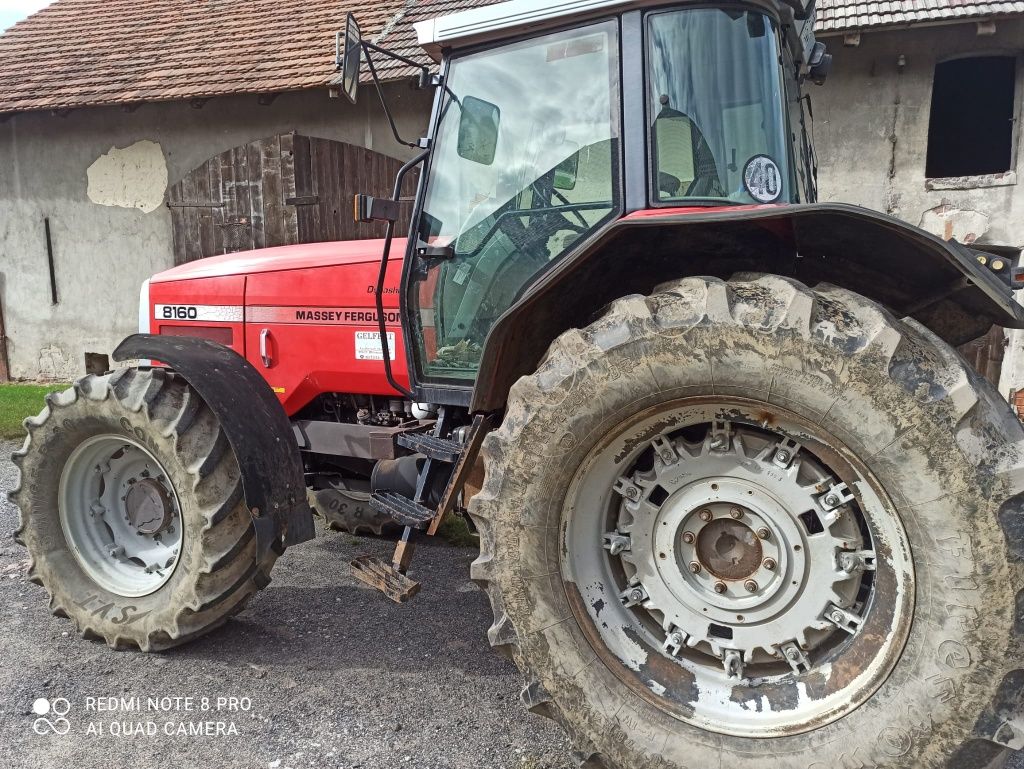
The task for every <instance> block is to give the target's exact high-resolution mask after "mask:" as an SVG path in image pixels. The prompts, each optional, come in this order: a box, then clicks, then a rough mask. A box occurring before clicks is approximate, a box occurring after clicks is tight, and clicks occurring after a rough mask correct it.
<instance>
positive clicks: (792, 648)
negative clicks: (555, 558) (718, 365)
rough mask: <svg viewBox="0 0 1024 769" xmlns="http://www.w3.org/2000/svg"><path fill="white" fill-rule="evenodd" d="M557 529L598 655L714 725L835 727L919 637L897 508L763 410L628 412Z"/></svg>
mask: <svg viewBox="0 0 1024 769" xmlns="http://www.w3.org/2000/svg"><path fill="white" fill-rule="evenodd" d="M851 490H852V491H851ZM561 520H562V522H563V526H564V528H563V536H564V539H565V541H564V546H563V547H562V548H561V554H562V555H561V564H562V578H563V580H564V582H565V584H566V585H567V595H568V597H569V600H570V605H571V606H572V607H573V612H574V614H575V615H576V617H577V619H578V620H579V621H580V627H581V629H582V630H583V632H584V633H585V634H586V636H587V638H588V641H589V642H590V643H591V644H592V646H593V649H594V651H595V652H596V653H597V655H598V657H600V658H601V659H602V660H603V662H604V663H605V664H606V665H608V667H609V669H610V670H611V671H612V672H613V673H614V675H615V676H617V677H618V678H619V679H620V680H621V681H622V682H623V683H625V684H626V685H627V686H628V687H630V688H631V689H632V691H633V692H634V693H636V694H638V695H639V696H641V697H643V698H645V699H647V700H650V701H651V702H652V703H654V704H655V705H657V706H658V707H660V708H662V709H663V710H665V711H666V712H668V713H670V714H671V715H673V716H674V717H676V718H679V719H680V720H682V721H685V722H687V723H692V724H694V725H697V726H699V727H700V728H702V729H705V730H708V731H713V732H718V733H722V734H734V735H743V736H747V737H768V736H779V735H783V734H796V733H800V732H804V731H808V730H810V729H814V728H818V727H820V726H823V725H825V724H827V723H830V722H831V721H834V720H836V719H838V718H841V717H842V716H843V715H845V714H847V713H849V712H850V711H852V710H853V709H855V708H857V707H858V706H859V705H860V704H862V703H863V702H864V701H866V700H867V699H868V698H869V697H870V696H871V695H872V694H873V693H874V692H875V691H876V690H877V689H878V687H879V686H881V684H882V683H883V682H884V681H885V679H886V677H887V676H888V674H889V673H890V672H891V670H892V669H893V667H894V666H895V664H896V661H897V660H898V659H899V656H900V654H901V653H902V649H903V644H904V643H905V642H906V638H907V636H908V634H909V628H910V623H911V618H912V617H913V603H914V574H913V563H912V560H911V559H910V549H909V545H908V543H907V537H906V532H905V531H904V530H903V526H902V524H901V522H900V519H899V516H898V514H897V513H896V510H895V507H894V506H893V505H892V502H891V501H890V500H889V498H888V497H887V496H886V494H885V492H884V490H882V489H881V487H880V486H878V485H877V482H876V481H874V480H873V479H872V478H871V476H870V475H869V473H868V472H867V470H866V468H864V466H863V465H862V464H861V463H860V460H859V459H858V458H857V457H856V456H855V455H853V454H852V453H851V452H849V451H848V450H847V449H846V448H845V447H843V446H842V445H841V444H839V443H837V441H836V439H835V438H834V437H833V436H831V435H830V434H828V433H827V432H825V431H823V430H822V429H821V428H820V426H818V425H815V424H811V423H808V422H806V421H805V420H803V419H802V418H801V417H800V416H798V415H796V414H794V413H792V412H790V411H787V410H785V409H782V408H780V407H776V406H774V405H771V404H765V403H762V402H759V401H748V400H744V399H740V398H737V399H735V400H728V399H720V398H716V397H698V398H691V399H684V400H679V401H674V402H672V403H670V404H665V405H662V406H660V407H657V408H652V409H650V410H649V411H646V412H643V413H642V414H639V415H637V416H635V417H633V418H632V419H631V420H630V421H628V422H625V423H623V424H621V425H619V426H618V427H617V428H615V430H614V431H612V433H610V434H609V435H607V436H605V437H604V438H603V439H602V440H601V441H600V442H599V443H598V444H597V445H596V446H595V448H594V449H593V450H592V452H591V453H590V454H589V455H588V456H587V458H586V459H585V460H584V461H583V462H582V463H581V465H580V467H579V469H578V470H577V472H576V474H575V476H574V477H573V480H572V481H571V484H570V488H569V489H568V491H567V493H566V497H565V508H564V509H563V511H562V519H561Z"/></svg>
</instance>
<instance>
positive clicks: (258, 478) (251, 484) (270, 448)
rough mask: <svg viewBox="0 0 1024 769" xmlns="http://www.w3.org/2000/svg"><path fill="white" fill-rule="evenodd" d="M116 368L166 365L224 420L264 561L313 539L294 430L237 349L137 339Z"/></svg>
mask: <svg viewBox="0 0 1024 769" xmlns="http://www.w3.org/2000/svg"><path fill="white" fill-rule="evenodd" d="M113 358H114V360H116V361H124V360H132V359H143V360H145V359H153V360H158V361H161V362H162V363H164V364H166V365H167V366H169V367H170V368H171V369H173V370H174V371H175V372H176V373H178V374H180V375H181V376H182V377H184V378H185V380H186V381H187V382H188V383H189V384H190V385H191V386H192V387H193V388H195V390H196V392H198V393H199V395H200V396H201V397H202V398H203V400H204V401H205V402H206V405H207V406H209V407H210V409H211V410H212V411H213V413H214V414H216V416H217V419H218V420H219V421H220V425H221V429H223V430H224V435H225V437H226V438H227V440H228V443H229V444H230V445H231V450H232V451H234V453H235V458H236V459H237V460H238V467H239V469H240V471H241V473H242V491H243V493H244V494H245V503H246V506H247V507H248V508H249V512H250V513H251V514H252V519H253V525H254V526H255V529H256V537H257V543H258V546H259V557H260V559H262V556H263V555H264V554H266V552H267V551H268V549H269V548H270V547H273V546H274V545H275V543H278V542H283V544H285V545H295V544H298V543H299V542H305V541H306V540H309V539H312V538H313V536H314V528H313V512H312V510H310V507H309V504H308V503H307V502H306V484H305V480H304V477H303V471H302V460H301V458H300V456H299V448H298V445H297V444H296V442H295V437H294V435H293V434H292V427H291V423H290V422H289V421H288V417H287V415H286V414H285V412H284V409H282V408H281V404H280V403H279V402H278V400H277V397H276V396H275V395H274V392H273V391H272V390H271V389H270V386H269V385H268V384H267V382H266V380H265V379H263V377H262V376H260V374H259V372H258V371H256V369H255V368H253V366H252V364H250V363H249V362H248V361H247V360H246V359H245V358H243V357H242V356H240V355H239V354H238V353H236V352H235V351H234V350H232V349H230V348H228V347H225V346H223V345H220V344H217V343H216V342H211V341H209V340H208V339H199V338H195V337H183V336H157V335H153V334H133V335H132V336H130V337H128V338H127V339H125V340H124V341H122V342H121V344H119V345H118V346H117V349H116V350H114V352H113Z"/></svg>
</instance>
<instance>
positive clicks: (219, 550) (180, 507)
mask: <svg viewBox="0 0 1024 769" xmlns="http://www.w3.org/2000/svg"><path fill="white" fill-rule="evenodd" d="M25 426H26V428H27V429H28V436H27V437H26V439H25V443H24V445H23V446H22V448H21V449H20V450H19V451H17V452H16V453H15V454H14V462H15V464H16V465H17V466H18V467H19V468H20V470H21V481H20V484H19V486H18V488H16V489H15V490H14V491H13V492H11V494H10V498H11V501H12V502H13V503H14V504H16V505H17V506H18V508H19V510H20V511H21V525H20V527H19V529H18V531H17V534H16V539H17V540H18V541H19V542H21V543H22V544H24V545H25V546H26V547H27V548H28V552H29V556H30V568H29V578H30V579H31V581H33V582H35V583H36V584H38V585H42V586H43V587H44V588H46V591H47V593H48V594H49V596H50V608H51V610H52V611H53V613H54V614H55V615H57V616H60V617H68V618H70V619H71V620H72V621H73V622H74V623H75V626H76V627H77V629H78V631H79V632H80V633H81V634H82V635H83V636H85V637H87V638H100V639H103V640H104V641H106V642H107V644H109V645H110V646H112V647H132V646H135V647H138V648H139V649H141V650H142V651H159V650H162V649H167V648H169V647H172V646H176V645H178V644H181V643H184V642H186V641H189V640H191V639H193V638H196V637H197V636H200V635H202V634H204V633H208V632H209V631H210V630H212V629H214V628H216V627H218V626H220V625H222V624H223V623H224V622H225V621H226V620H227V619H228V618H229V617H230V616H232V615H234V614H236V613H238V612H239V611H241V610H242V609H243V608H244V607H245V604H246V602H247V601H248V600H249V598H250V597H251V596H252V595H253V593H255V592H256V591H257V590H259V589H260V588H262V587H265V586H266V585H267V584H268V583H269V582H270V578H269V573H270V569H271V568H272V566H273V563H274V561H275V560H276V559H277V556H278V555H279V553H277V552H274V551H272V552H271V553H270V554H269V556H268V557H267V558H266V559H265V560H264V562H262V563H257V561H256V553H257V549H256V537H255V533H254V529H253V526H252V519H251V517H250V515H249V512H248V510H247V509H246V506H245V502H244V499H243V495H242V489H241V480H240V473H239V469H238V463H237V461H236V460H235V457H234V454H233V452H232V450H231V447H230V446H229V444H228V442H227V439H226V437H225V436H224V433H223V431H222V430H221V428H220V425H219V423H218V420H217V417H216V416H215V415H214V413H213V412H212V411H211V410H210V409H209V407H208V406H207V405H206V404H205V403H204V402H203V400H202V399H201V398H200V397H199V395H198V394H197V393H196V391H195V390H193V389H192V388H191V387H190V386H189V385H188V384H187V383H186V382H185V380H183V379H182V378H181V377H179V376H177V375H175V374H173V373H170V372H167V371H165V370H163V369H159V368H156V369H152V370H139V369H131V368H130V369H123V370H120V371H117V372H114V373H112V374H107V375H105V376H87V377H85V378H83V379H81V380H79V381H78V382H76V383H75V384H74V386H73V387H72V388H70V389H68V390H66V391H64V392H61V393H55V394H52V395H50V396H48V397H47V405H46V408H44V409H43V411H42V413H40V414H39V416H37V417H34V418H30V419H27V420H26V422H25Z"/></svg>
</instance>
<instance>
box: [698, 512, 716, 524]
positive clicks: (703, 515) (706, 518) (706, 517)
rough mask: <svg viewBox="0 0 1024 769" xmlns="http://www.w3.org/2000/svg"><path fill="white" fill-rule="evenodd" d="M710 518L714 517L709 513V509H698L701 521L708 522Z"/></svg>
mask: <svg viewBox="0 0 1024 769" xmlns="http://www.w3.org/2000/svg"><path fill="white" fill-rule="evenodd" d="M712 518H714V516H713V515H712V514H711V511H710V510H701V511H700V519H701V520H702V521H704V523H707V522H708V521H710V520H711V519H712Z"/></svg>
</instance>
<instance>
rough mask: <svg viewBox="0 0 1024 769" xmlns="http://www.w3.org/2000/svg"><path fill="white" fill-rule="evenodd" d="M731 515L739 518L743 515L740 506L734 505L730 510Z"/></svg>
mask: <svg viewBox="0 0 1024 769" xmlns="http://www.w3.org/2000/svg"><path fill="white" fill-rule="evenodd" d="M729 515H731V516H732V517H733V518H736V519H739V518H742V517H743V511H742V510H740V509H739V508H738V507H733V508H731V509H730V510H729Z"/></svg>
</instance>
